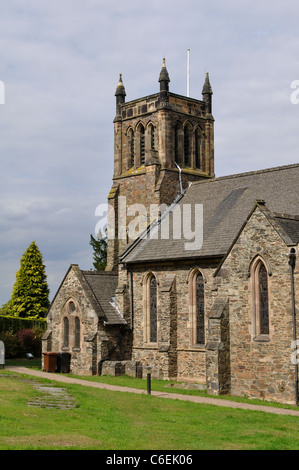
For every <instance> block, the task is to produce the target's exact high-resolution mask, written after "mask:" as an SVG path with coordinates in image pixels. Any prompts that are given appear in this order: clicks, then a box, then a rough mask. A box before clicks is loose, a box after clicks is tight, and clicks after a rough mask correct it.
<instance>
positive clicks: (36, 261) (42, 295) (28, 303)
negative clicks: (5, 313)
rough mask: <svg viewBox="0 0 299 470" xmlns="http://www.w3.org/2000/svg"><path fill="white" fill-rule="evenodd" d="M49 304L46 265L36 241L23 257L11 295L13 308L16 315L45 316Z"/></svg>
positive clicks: (25, 316)
mask: <svg viewBox="0 0 299 470" xmlns="http://www.w3.org/2000/svg"><path fill="white" fill-rule="evenodd" d="M49 305H50V302H49V288H48V284H47V277H46V272H45V266H44V264H43V258H42V254H41V252H40V251H39V249H38V247H37V245H36V243H35V241H34V242H32V243H31V245H30V246H29V247H28V248H27V250H26V251H25V253H24V254H23V256H22V258H21V261H20V269H19V271H18V272H17V274H16V282H15V285H14V287H13V291H12V296H11V310H12V314H13V316H15V317H21V318H43V317H45V316H46V314H47V310H48V308H49Z"/></svg>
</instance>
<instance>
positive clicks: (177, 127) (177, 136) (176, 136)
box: [174, 124, 180, 164]
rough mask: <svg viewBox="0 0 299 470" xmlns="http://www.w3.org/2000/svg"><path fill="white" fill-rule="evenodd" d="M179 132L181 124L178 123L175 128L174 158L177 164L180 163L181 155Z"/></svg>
mask: <svg viewBox="0 0 299 470" xmlns="http://www.w3.org/2000/svg"><path fill="white" fill-rule="evenodd" d="M179 133H180V124H177V125H176V126H175V128H174V160H175V162H176V163H177V164H179V163H180V157H179Z"/></svg>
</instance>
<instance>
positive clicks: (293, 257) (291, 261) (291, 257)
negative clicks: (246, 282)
mask: <svg viewBox="0 0 299 470" xmlns="http://www.w3.org/2000/svg"><path fill="white" fill-rule="evenodd" d="M288 256H289V265H290V276H291V297H292V315H293V340H294V343H293V344H294V345H295V347H296V344H297V343H296V341H297V332H296V305H295V285H294V270H295V266H296V250H295V248H291V250H290V252H289V254H288ZM295 395H296V406H298V360H296V361H295Z"/></svg>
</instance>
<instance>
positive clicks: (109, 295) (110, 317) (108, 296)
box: [80, 270, 126, 325]
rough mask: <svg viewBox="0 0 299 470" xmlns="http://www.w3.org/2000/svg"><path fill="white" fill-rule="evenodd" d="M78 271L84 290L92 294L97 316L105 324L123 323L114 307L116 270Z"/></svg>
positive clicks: (116, 280) (116, 281)
mask: <svg viewBox="0 0 299 470" xmlns="http://www.w3.org/2000/svg"><path fill="white" fill-rule="evenodd" d="M80 273H81V275H82V277H83V279H84V281H85V282H86V284H87V286H88V289H86V286H85V292H86V294H87V295H88V290H89V289H90V292H89V295H90V294H92V296H93V297H94V300H95V301H96V304H95V305H94V307H95V310H96V312H97V313H98V315H99V317H100V318H101V319H103V320H104V323H105V324H106V325H124V324H126V322H125V320H124V318H123V317H122V316H121V315H120V313H119V312H118V311H117V309H116V307H115V291H116V288H117V283H118V277H117V272H109V271H82V270H80Z"/></svg>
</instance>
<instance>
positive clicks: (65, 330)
mask: <svg viewBox="0 0 299 470" xmlns="http://www.w3.org/2000/svg"><path fill="white" fill-rule="evenodd" d="M63 346H64V347H65V348H68V347H69V320H68V318H66V317H65V318H64V320H63Z"/></svg>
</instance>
